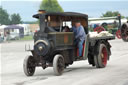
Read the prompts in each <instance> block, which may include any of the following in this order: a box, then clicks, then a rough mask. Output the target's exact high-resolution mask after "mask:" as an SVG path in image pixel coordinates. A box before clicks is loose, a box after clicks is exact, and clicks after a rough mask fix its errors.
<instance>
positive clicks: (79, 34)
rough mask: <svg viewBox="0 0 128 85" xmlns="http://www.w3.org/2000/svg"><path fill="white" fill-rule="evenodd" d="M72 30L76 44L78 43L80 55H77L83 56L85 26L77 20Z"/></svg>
mask: <svg viewBox="0 0 128 85" xmlns="http://www.w3.org/2000/svg"><path fill="white" fill-rule="evenodd" d="M72 30H73V32H74V35H75V45H77V47H78V49H79V56H77V57H78V58H82V51H83V43H84V41H85V38H86V34H85V31H84V27H83V26H82V25H81V23H80V21H77V22H75V26H74V27H72Z"/></svg>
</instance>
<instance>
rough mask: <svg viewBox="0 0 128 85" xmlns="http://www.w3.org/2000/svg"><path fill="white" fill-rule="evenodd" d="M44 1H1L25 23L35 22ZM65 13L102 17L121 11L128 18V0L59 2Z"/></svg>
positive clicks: (3, 5)
mask: <svg viewBox="0 0 128 85" xmlns="http://www.w3.org/2000/svg"><path fill="white" fill-rule="evenodd" d="M41 1H42V0H2V1H1V0H0V5H1V6H2V7H3V8H4V9H6V10H7V11H8V13H9V14H12V13H19V14H20V15H21V17H22V20H23V21H33V20H36V19H33V18H32V15H33V14H36V13H37V11H38V9H39V5H40V3H41ZM58 1H59V4H60V5H61V6H62V8H63V9H64V11H66V12H67V11H68V12H69V11H71V12H81V13H85V14H88V15H89V17H100V16H101V15H102V13H105V12H106V11H119V12H120V13H121V14H122V15H124V16H128V0H58Z"/></svg>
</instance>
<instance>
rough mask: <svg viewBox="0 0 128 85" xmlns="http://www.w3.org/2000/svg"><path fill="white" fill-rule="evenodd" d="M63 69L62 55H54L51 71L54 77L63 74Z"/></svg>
mask: <svg viewBox="0 0 128 85" xmlns="http://www.w3.org/2000/svg"><path fill="white" fill-rule="evenodd" d="M64 68H65V63H64V58H63V56H62V55H60V54H58V55H55V57H54V59H53V70H54V73H55V75H57V76H59V75H61V74H62V73H63V71H64Z"/></svg>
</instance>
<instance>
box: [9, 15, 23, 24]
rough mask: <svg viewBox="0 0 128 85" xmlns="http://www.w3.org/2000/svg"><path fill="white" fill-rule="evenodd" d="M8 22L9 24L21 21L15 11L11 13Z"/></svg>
mask: <svg viewBox="0 0 128 85" xmlns="http://www.w3.org/2000/svg"><path fill="white" fill-rule="evenodd" d="M10 23H11V24H20V23H22V21H21V17H20V15H19V14H16V13H14V14H12V15H11V22H10Z"/></svg>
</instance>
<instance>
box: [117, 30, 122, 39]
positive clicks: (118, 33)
mask: <svg viewBox="0 0 128 85" xmlns="http://www.w3.org/2000/svg"><path fill="white" fill-rule="evenodd" d="M116 37H117V38H118V39H121V31H120V30H117V32H116Z"/></svg>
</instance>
